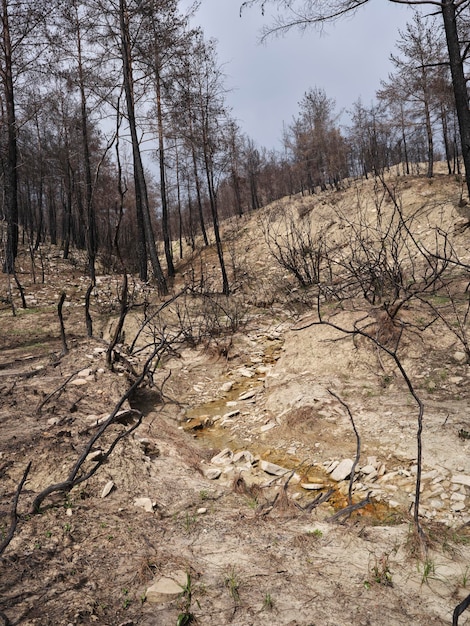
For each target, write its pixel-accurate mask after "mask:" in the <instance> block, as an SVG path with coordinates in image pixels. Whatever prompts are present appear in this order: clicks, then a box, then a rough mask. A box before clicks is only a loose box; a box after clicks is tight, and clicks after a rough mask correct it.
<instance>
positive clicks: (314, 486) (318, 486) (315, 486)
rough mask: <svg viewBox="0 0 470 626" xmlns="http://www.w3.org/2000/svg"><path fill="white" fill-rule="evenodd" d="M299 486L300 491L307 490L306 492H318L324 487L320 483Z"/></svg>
mask: <svg viewBox="0 0 470 626" xmlns="http://www.w3.org/2000/svg"><path fill="white" fill-rule="evenodd" d="M300 486H301V487H302V489H307V491H318V490H319V489H323V488H324V487H325V485H323V484H322V483H300Z"/></svg>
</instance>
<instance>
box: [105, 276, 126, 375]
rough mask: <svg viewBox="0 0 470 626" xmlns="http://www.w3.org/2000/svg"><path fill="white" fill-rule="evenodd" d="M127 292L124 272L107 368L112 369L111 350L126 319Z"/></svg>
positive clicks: (108, 352)
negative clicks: (118, 311)
mask: <svg viewBox="0 0 470 626" xmlns="http://www.w3.org/2000/svg"><path fill="white" fill-rule="evenodd" d="M128 296H129V290H128V284H127V272H124V274H123V276H122V287H121V297H120V299H119V301H120V304H121V312H120V314H119V321H118V323H117V326H116V330H115V331H114V335H113V338H112V339H111V342H110V344H109V346H108V350H107V352H106V363H107V365H108V367H109V368H111V369H112V367H113V350H114V348H115V347H116V344H117V342H118V341H119V337H120V335H121V332H122V327H123V326H124V321H125V319H126V315H127V313H128V312H129V297H128Z"/></svg>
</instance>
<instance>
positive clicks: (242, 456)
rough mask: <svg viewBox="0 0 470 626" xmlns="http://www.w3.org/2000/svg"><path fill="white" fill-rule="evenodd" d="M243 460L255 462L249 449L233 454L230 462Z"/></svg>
mask: <svg viewBox="0 0 470 626" xmlns="http://www.w3.org/2000/svg"><path fill="white" fill-rule="evenodd" d="M244 461H245V462H247V463H251V464H252V465H253V463H254V462H255V457H254V456H253V455H252V454H251V452H250V451H249V450H242V451H241V452H237V453H236V454H234V455H233V459H232V463H242V462H244Z"/></svg>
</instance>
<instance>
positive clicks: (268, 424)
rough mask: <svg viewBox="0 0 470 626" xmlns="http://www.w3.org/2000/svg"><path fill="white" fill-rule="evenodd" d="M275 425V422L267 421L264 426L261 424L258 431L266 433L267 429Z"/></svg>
mask: <svg viewBox="0 0 470 626" xmlns="http://www.w3.org/2000/svg"><path fill="white" fill-rule="evenodd" d="M276 426H277V424H276V422H268V423H267V424H265V425H264V426H261V428H260V432H262V433H266V432H267V431H268V430H271V429H272V428H275V427H276Z"/></svg>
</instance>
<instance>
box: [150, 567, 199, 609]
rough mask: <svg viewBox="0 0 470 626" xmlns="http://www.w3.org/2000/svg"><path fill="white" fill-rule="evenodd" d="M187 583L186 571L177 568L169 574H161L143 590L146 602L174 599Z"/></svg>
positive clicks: (157, 602)
mask: <svg viewBox="0 0 470 626" xmlns="http://www.w3.org/2000/svg"><path fill="white" fill-rule="evenodd" d="M187 584H188V576H187V574H186V572H183V571H182V570H178V571H176V572H174V574H171V575H170V576H162V577H161V578H159V579H158V580H157V581H156V582H154V583H153V585H151V586H150V587H149V588H148V589H147V591H146V592H145V598H146V600H147V602H150V603H153V604H163V603H165V602H169V601H170V600H176V599H177V598H178V597H179V596H180V595H181V593H182V591H183V589H184V588H185V587H186V585H187Z"/></svg>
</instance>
